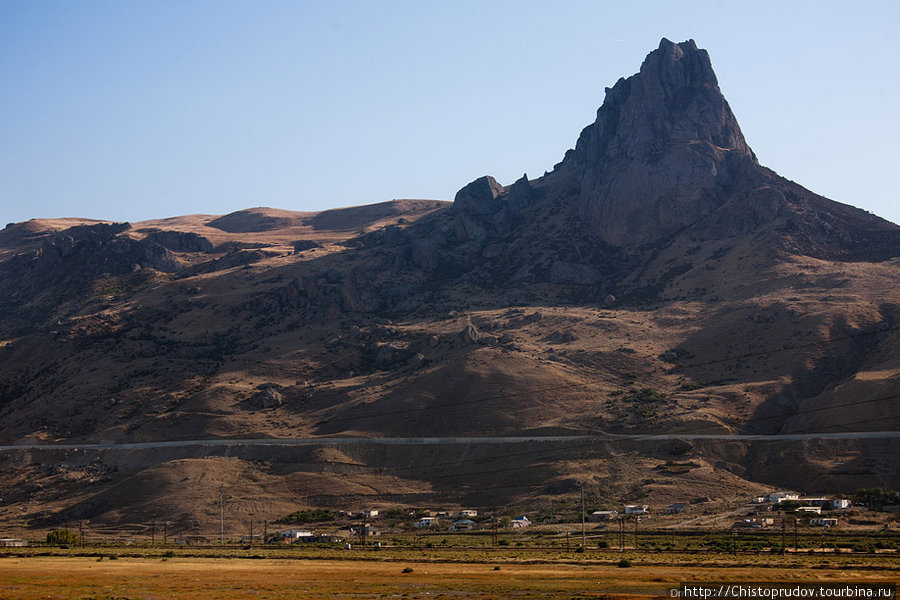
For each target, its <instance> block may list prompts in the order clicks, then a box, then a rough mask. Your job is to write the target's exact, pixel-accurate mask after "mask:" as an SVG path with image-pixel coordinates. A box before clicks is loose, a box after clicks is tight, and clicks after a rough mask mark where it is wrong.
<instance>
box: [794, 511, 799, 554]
mask: <svg viewBox="0 0 900 600" xmlns="http://www.w3.org/2000/svg"><path fill="white" fill-rule="evenodd" d="M798 547H799V545H798V544H797V519H796V517H795V518H794V552H796V551H797V548H798Z"/></svg>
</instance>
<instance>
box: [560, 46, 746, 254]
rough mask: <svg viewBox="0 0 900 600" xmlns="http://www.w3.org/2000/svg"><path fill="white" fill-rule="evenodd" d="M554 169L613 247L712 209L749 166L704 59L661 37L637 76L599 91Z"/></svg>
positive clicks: (673, 228)
mask: <svg viewBox="0 0 900 600" xmlns="http://www.w3.org/2000/svg"><path fill="white" fill-rule="evenodd" d="M563 166H565V167H570V168H574V169H575V170H576V172H577V173H578V176H579V177H580V181H581V197H580V205H581V206H580V208H581V210H582V211H583V214H584V216H585V217H586V218H587V220H588V222H589V223H590V224H591V227H592V229H593V230H594V231H595V233H597V235H598V236H599V237H600V238H601V239H602V240H604V241H605V242H607V243H609V244H612V245H614V246H623V245H631V244H643V243H650V242H654V241H656V240H659V239H661V238H664V237H666V236H667V235H670V234H672V233H674V232H677V231H679V230H681V229H684V228H685V227H688V226H690V225H691V224H692V223H694V222H696V221H698V220H700V219H701V218H703V217H704V216H706V215H708V214H709V213H711V212H712V211H714V210H715V209H716V208H717V207H718V206H720V205H721V204H722V203H723V202H724V196H725V194H726V192H727V191H728V190H729V189H730V188H732V187H733V186H734V183H735V181H736V179H737V178H738V177H739V176H740V175H741V173H742V172H745V171H746V170H747V169H752V168H754V167H756V166H758V165H757V163H756V157H755V156H754V154H753V152H752V150H750V147H749V146H748V145H747V143H746V141H745V140H744V136H743V135H742V133H741V130H740V127H739V125H738V123H737V119H735V117H734V114H733V113H732V112H731V108H730V107H729V106H728V103H727V102H726V101H725V98H724V96H723V95H722V92H721V91H720V90H719V86H718V81H717V80H716V75H715V72H714V71H713V69H712V63H711V62H710V59H709V54H708V53H707V52H706V51H705V50H702V49H699V48H697V45H696V44H695V43H694V42H693V40H688V41H686V42H682V43H680V44H675V43H673V42H670V41H669V40H667V39H663V40H662V41H661V42H660V44H659V47H658V48H657V49H656V50H654V51H652V52H651V53H650V54H649V55H648V56H647V58H646V59H645V60H644V62H643V64H642V65H641V69H640V72H638V73H637V74H635V75H632V76H631V77H628V78H627V79H620V80H619V81H618V82H617V83H616V84H615V86H613V87H612V88H607V90H606V99H605V100H604V102H603V105H602V106H601V107H600V108H599V110H598V111H597V119H596V120H595V121H594V123H593V124H591V125H589V126H588V127H586V128H585V129H584V131H582V133H581V136H580V137H579V138H578V142H577V144H576V146H575V149H574V150H573V151H570V152H569V153H568V154H567V156H566V159H565V160H564V162H563Z"/></svg>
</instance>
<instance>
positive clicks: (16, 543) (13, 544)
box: [0, 538, 28, 548]
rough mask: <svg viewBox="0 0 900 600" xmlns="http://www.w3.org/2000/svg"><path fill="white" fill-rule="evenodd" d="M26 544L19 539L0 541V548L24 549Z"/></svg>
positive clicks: (3, 539)
mask: <svg viewBox="0 0 900 600" xmlns="http://www.w3.org/2000/svg"><path fill="white" fill-rule="evenodd" d="M27 545H28V542H27V541H25V540H22V539H19V538H2V539H0V548H24V547H25V546H27Z"/></svg>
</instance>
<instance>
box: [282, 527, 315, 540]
mask: <svg viewBox="0 0 900 600" xmlns="http://www.w3.org/2000/svg"><path fill="white" fill-rule="evenodd" d="M312 535H313V532H312V531H307V530H305V529H299V530H298V529H289V530H287V531H282V532H281V537H282V538H284V539H290V540H299V539H300V538H311V537H312Z"/></svg>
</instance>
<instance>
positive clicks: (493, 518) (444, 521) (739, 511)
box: [241, 491, 900, 547]
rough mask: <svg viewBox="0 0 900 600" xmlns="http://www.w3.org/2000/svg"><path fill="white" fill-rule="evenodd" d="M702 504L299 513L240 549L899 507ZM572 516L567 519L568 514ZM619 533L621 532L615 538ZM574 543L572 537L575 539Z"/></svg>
mask: <svg viewBox="0 0 900 600" xmlns="http://www.w3.org/2000/svg"><path fill="white" fill-rule="evenodd" d="M707 504H711V502H710V500H709V499H707V498H698V499H695V500H694V501H692V502H679V503H672V504H670V505H668V506H664V507H661V508H659V509H654V507H651V506H650V505H647V504H625V505H622V506H620V507H619V508H618V509H598V510H588V509H584V510H583V512H581V514H580V515H577V514H576V515H575V516H576V518H575V519H572V518H568V519H566V518H564V517H563V516H561V515H553V514H550V515H548V514H546V513H540V514H539V515H528V514H514V515H498V514H496V513H493V512H487V513H485V512H479V511H478V510H476V509H471V508H468V509H459V510H440V509H402V508H397V507H391V508H386V509H385V508H378V509H374V508H370V509H364V510H359V511H340V512H335V513H327V511H325V512H324V513H323V511H309V512H308V513H303V512H301V513H297V517H298V520H307V521H308V522H307V523H306V525H308V527H303V528H287V529H282V530H279V531H277V532H273V533H272V534H271V535H270V536H268V537H267V536H266V534H265V533H263V532H259V533H257V534H248V535H244V536H242V537H241V541H242V542H243V543H260V542H266V543H277V542H282V543H287V544H292V543H340V544H344V545H346V546H348V547H349V546H351V545H352V544H367V543H368V544H376V545H380V544H381V542H379V541H377V540H378V539H381V538H385V537H392V536H393V537H396V536H397V535H403V534H413V535H414V536H419V537H422V538H423V539H424V538H426V537H428V536H433V535H435V534H447V533H451V534H464V533H475V534H485V535H492V536H496V535H497V533H498V532H507V533H515V532H524V530H526V528H527V529H529V531H535V532H536V531H541V532H544V533H550V534H552V533H557V534H559V535H565V536H570V535H572V534H576V533H577V534H581V533H583V534H584V538H585V539H586V538H588V537H591V538H597V537H602V536H603V535H604V534H607V535H608V534H610V533H611V532H615V531H616V530H617V529H619V530H624V529H625V528H626V527H627V528H628V529H629V530H632V529H633V530H635V531H636V530H637V528H638V527H643V528H645V529H647V530H651V529H652V530H672V531H712V532H715V531H737V530H742V531H748V530H749V531H752V530H767V529H773V530H779V529H782V528H784V527H786V526H787V525H788V524H789V525H790V526H791V527H792V528H796V527H804V528H807V529H810V530H816V529H819V530H846V531H855V530H864V529H873V528H876V529H885V530H888V529H896V528H898V527H900V525H898V522H897V514H898V512H900V511H898V508H900V507H898V506H895V505H879V506H877V507H866V506H854V504H853V501H852V500H851V499H850V498H847V497H844V496H835V497H828V496H813V497H807V496H801V494H799V493H797V492H791V491H775V492H772V493H770V494H769V495H767V496H758V497H754V498H752V499H750V500H749V501H748V502H746V503H743V504H741V505H740V506H737V507H728V506H726V507H722V506H715V507H708V506H706V505H707ZM317 512H319V513H322V514H327V515H328V517H329V518H328V520H324V521H316V520H314V519H315V514H316V513H317ZM569 517H571V515H569ZM616 535H618V534H616ZM576 537H577V536H576Z"/></svg>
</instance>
